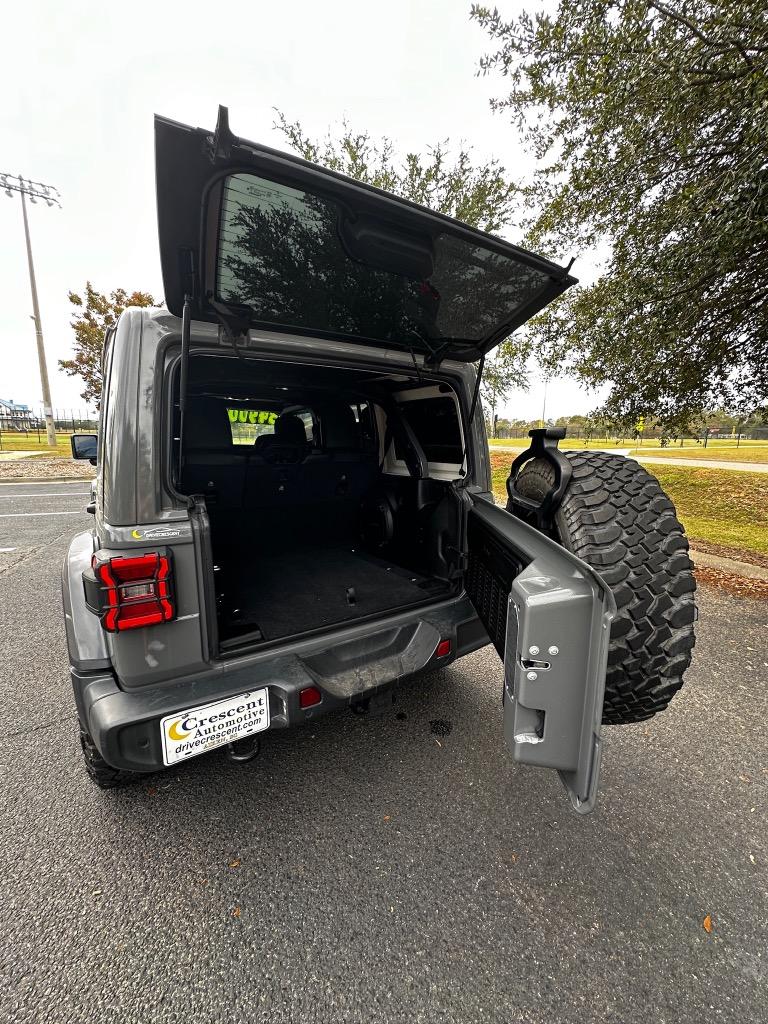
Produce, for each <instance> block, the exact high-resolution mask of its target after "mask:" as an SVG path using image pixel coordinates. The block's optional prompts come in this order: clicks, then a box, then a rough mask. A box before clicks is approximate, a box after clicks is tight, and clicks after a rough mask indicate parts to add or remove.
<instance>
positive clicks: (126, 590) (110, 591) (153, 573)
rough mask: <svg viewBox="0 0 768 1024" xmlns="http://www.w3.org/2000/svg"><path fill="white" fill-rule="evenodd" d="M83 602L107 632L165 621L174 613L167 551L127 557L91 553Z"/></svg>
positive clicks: (169, 562) (153, 624)
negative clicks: (111, 556) (101, 556)
mask: <svg viewBox="0 0 768 1024" xmlns="http://www.w3.org/2000/svg"><path fill="white" fill-rule="evenodd" d="M91 569H92V576H91V574H85V575H84V577H83V581H84V583H85V599H86V604H87V605H88V607H89V608H90V609H91V611H93V612H95V613H96V614H97V615H98V616H99V618H100V619H101V624H102V626H103V627H104V629H106V630H107V632H109V633H117V632H120V631H121V630H124V629H139V628H141V627H142V626H156V625H157V624H158V623H160V622H168V621H169V620H170V619H172V618H173V617H174V615H175V607H174V599H173V572H172V566H171V555H170V552H167V553H160V552H154V551H153V552H150V553H149V554H143V555H137V556H135V557H127V558H107V559H102V558H99V556H98V555H94V556H93V560H92V562H91Z"/></svg>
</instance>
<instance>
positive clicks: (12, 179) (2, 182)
mask: <svg viewBox="0 0 768 1024" xmlns="http://www.w3.org/2000/svg"><path fill="white" fill-rule="evenodd" d="M0 188H2V189H4V190H5V194H6V195H7V196H8V197H9V198H10V199H13V193H14V192H18V193H19V195H20V196H21V213H22V217H23V218H24V238H25V239H26V242H27V263H28V264H29V285H30V288H31V289H32V311H33V314H34V315H33V317H32V319H33V320H34V321H35V335H36V336H37V359H38V362H39V364H40V385H41V388H42V392H43V409H44V413H45V427H46V432H47V434H48V444H49V446H50V447H51V448H55V447H56V425H55V423H54V422H53V409H52V408H51V388H50V385H49V384H48V367H47V365H46V362H45V346H44V344H43V324H42V321H41V320H40V307H39V305H38V302H37V283H36V282H35V265H34V263H33V262H32V242H31V241H30V237H29V221H28V220H27V203H26V198H25V197H26V196H29V201H30V203H36V202H37V200H38V199H42V200H43V201H44V202H45V203H46V204H47V205H48V206H58V207H59V208H60V207H61V203H60V202H59V192H58V189H55V188H54V187H53V186H52V185H43V184H42V182H40V181H30V180H29V179H28V178H22V177H21V175H16V174H3V173H0Z"/></svg>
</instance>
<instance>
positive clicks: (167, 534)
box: [131, 526, 181, 540]
mask: <svg viewBox="0 0 768 1024" xmlns="http://www.w3.org/2000/svg"><path fill="white" fill-rule="evenodd" d="M180 536H181V530H176V529H173V527H170V526H150V527H149V529H146V530H131V537H132V538H133V540H168V539H169V538H171V537H180Z"/></svg>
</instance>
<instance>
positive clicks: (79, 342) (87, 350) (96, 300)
mask: <svg viewBox="0 0 768 1024" xmlns="http://www.w3.org/2000/svg"><path fill="white" fill-rule="evenodd" d="M68 298H69V301H70V302H71V303H72V305H73V306H77V307H78V309H80V310H81V312H79V313H77V314H75V315H74V316H73V318H72V321H71V323H72V329H73V330H74V332H75V342H74V351H75V354H74V357H73V358H72V359H60V360H59V367H60V369H62V370H64V372H65V373H67V374H68V375H69V376H70V377H82V379H83V381H84V382H85V389H84V390H83V391H81V392H80V394H81V396H82V398H84V399H85V401H86V402H88V403H91V404H93V405H96V406H98V405H99V403H100V401H101V383H102V377H101V356H102V351H103V349H104V335H105V333H106V331H107V328H108V327H113V326H114V325H115V323H117V318H118V317H119V316H120V314H121V313H122V312H123V310H124V309H125V308H126V307H127V306H155V305H157V303H156V302H155V300H154V299H153V298H152V296H151V295H150V294H149V293H148V292H130V293H128V292H127V291H125V289H123V288H116V289H115V290H114V291H113V292H111V293H110V294H109V295H108V296H107V295H104V294H102V293H101V292H97V291H96V289H95V288H94V287H93V286H92V285H91V282H90V281H86V283H85V301H83V297H82V296H81V295H78V294H77V293H76V292H69V294H68Z"/></svg>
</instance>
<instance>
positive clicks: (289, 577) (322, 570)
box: [220, 544, 450, 646]
mask: <svg viewBox="0 0 768 1024" xmlns="http://www.w3.org/2000/svg"><path fill="white" fill-rule="evenodd" d="M220 564H221V580H220V589H221V592H222V598H223V599H222V604H221V612H220V633H221V639H222V642H226V643H227V645H228V646H229V645H230V644H233V643H236V642H237V638H239V637H243V636H245V635H248V636H249V639H250V634H252V633H253V632H254V631H255V630H258V631H259V632H260V633H261V635H262V639H263V640H264V641H265V642H267V641H270V640H278V639H280V638H282V637H286V636H291V635H294V634H298V633H306V632H308V631H309V630H314V629H321V628H323V627H325V626H331V625H334V624H339V623H344V622H351V621H353V620H354V619H357V618H362V617H363V616H368V615H374V614H378V613H382V612H386V611H392V610H394V609H396V608H398V607H401V606H403V605H413V604H417V603H419V602H422V601H428V600H430V599H431V598H436V597H439V596H441V595H443V594H446V595H447V594H448V593H449V591H450V587H449V584H447V583H444V582H443V581H441V580H434V579H431V578H429V577H427V576H422V575H419V574H418V573H415V572H411V571H409V570H407V569H403V568H400V567H398V566H395V565H392V564H391V563H389V562H386V561H383V560H381V559H379V558H375V557H373V556H371V555H370V554H368V553H367V552H365V551H362V550H360V549H356V548H354V547H353V546H352V545H351V544H350V545H347V546H344V545H339V544H336V545H333V546H327V547H317V546H311V547H310V546H306V547H300V548H295V547H294V548H291V549H290V550H289V551H282V552H279V551H278V552H270V553H263V552H262V553H260V554H258V556H254V557H252V558H249V559H248V560H247V562H246V561H240V562H239V563H238V564H237V565H236V566H235V565H233V566H231V567H228V566H227V564H226V560H225V559H222V560H221V563H220ZM254 639H258V638H254Z"/></svg>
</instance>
